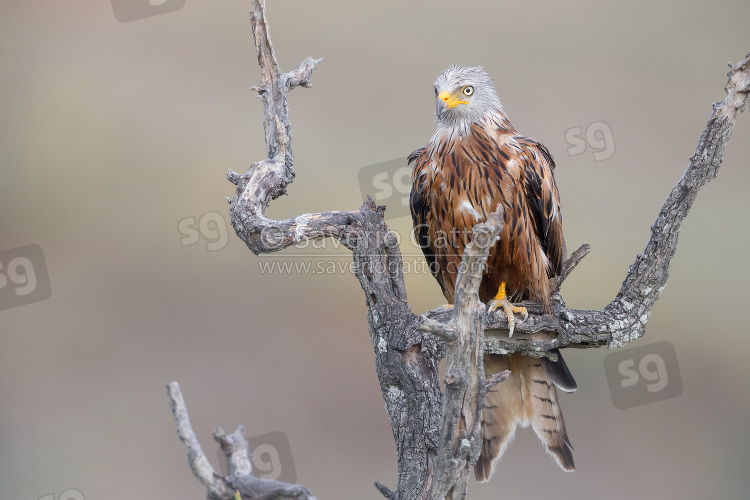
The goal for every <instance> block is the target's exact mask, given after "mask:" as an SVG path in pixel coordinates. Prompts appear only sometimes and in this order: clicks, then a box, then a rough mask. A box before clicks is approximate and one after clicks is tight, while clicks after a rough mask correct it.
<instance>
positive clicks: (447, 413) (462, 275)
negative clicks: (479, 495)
mask: <svg viewBox="0 0 750 500" xmlns="http://www.w3.org/2000/svg"><path fill="white" fill-rule="evenodd" d="M502 214H503V208H502V205H501V206H500V207H499V208H498V211H497V212H496V213H494V214H492V216H491V217H490V219H489V220H488V221H487V222H486V223H484V224H477V225H476V226H474V229H473V237H472V241H471V243H469V244H468V245H467V246H466V249H465V250H464V255H463V260H462V262H461V264H462V265H461V269H459V272H458V279H457V280H456V293H455V300H454V303H453V307H452V308H451V318H450V320H448V322H447V323H441V322H438V321H435V320H432V319H428V318H424V319H423V320H422V322H421V324H420V325H419V330H420V331H424V332H430V333H432V334H434V335H437V336H438V337H441V338H442V339H443V340H444V341H445V343H446V347H447V351H448V352H447V355H446V373H445V401H444V403H443V425H442V430H441V432H440V440H441V442H440V446H439V448H438V451H437V457H436V458H437V460H435V481H434V483H433V484H432V491H431V493H430V495H431V496H430V498H465V497H466V491H467V487H468V482H469V472H470V470H471V467H472V466H473V465H474V464H475V463H476V462H477V459H479V454H480V452H481V451H482V433H481V423H482V413H481V411H482V405H483V403H484V397H485V395H487V389H488V388H489V387H490V386H491V385H494V384H496V383H498V382H501V381H502V380H504V379H505V378H506V377H507V376H508V375H510V372H508V371H505V372H502V373H501V374H497V375H498V376H493V379H492V381H487V380H485V375H484V349H483V342H482V334H483V332H484V319H485V316H486V307H485V305H484V304H483V303H482V302H480V300H479V285H480V283H481V282H482V275H483V271H484V266H485V262H486V261H487V257H488V255H489V253H490V249H491V248H492V247H493V246H494V245H495V243H496V242H497V240H498V235H499V234H500V231H502V229H503V218H502Z"/></svg>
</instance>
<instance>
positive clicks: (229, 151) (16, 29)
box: [0, 0, 750, 500]
mask: <svg viewBox="0 0 750 500" xmlns="http://www.w3.org/2000/svg"><path fill="white" fill-rule="evenodd" d="M131 1H132V0H131ZM250 5H251V2H250V1H249V0H246V1H237V0H233V1H229V2H207V1H197V0H187V1H186V4H185V7H184V8H183V9H181V10H179V11H177V12H173V13H168V14H163V15H160V16H156V17H151V18H147V19H142V20H138V21H133V22H129V23H120V22H118V21H117V20H116V19H115V18H114V15H113V11H112V6H111V4H110V2H106V1H98V2H95V1H92V0H83V1H78V2H72V1H65V0H63V1H57V2H42V1H39V0H24V1H20V0H11V1H7V0H6V1H4V2H2V4H0V67H1V68H2V70H1V73H0V75H1V76H0V116H2V120H1V121H0V169H2V170H1V173H2V177H0V179H2V180H1V181H0V251H4V250H8V249H13V248H16V247H21V246H23V245H28V244H38V245H39V246H40V247H41V248H42V249H43V251H44V255H45V258H46V263H47V267H48V269H49V275H50V280H51V285H52V296H51V297H50V298H49V299H48V300H46V301H42V302H38V303H34V304H29V305H25V306H22V307H16V308H12V309H7V310H4V311H0V498H3V499H6V498H7V499H14V500H20V499H32V500H36V499H38V498H39V497H41V496H43V495H47V494H52V493H54V494H55V495H59V494H60V493H61V492H63V491H65V490H68V489H71V488H75V489H78V490H80V491H81V492H82V493H83V494H84V495H85V498H86V500H94V499H97V498H106V499H108V500H125V499H133V498H186V499H187V498H195V499H199V498H205V491H204V490H203V488H202V486H200V484H199V483H198V482H197V481H196V480H195V479H194V478H193V476H192V475H191V474H190V471H189V469H188V467H187V462H186V457H185V452H184V449H183V447H182V444H181V443H180V442H179V440H178V438H177V435H176V432H175V427H174V422H173V420H172V415H171V412H170V409H169V404H168V402H167V398H166V395H165V388H164V383H165V382H168V381H171V380H177V381H179V382H180V384H181V386H182V389H183V393H184V395H185V398H186V402H187V405H188V409H189V411H190V416H191V420H192V423H193V427H194V429H195V431H196V433H197V435H198V437H199V439H200V441H201V443H202V444H203V447H204V449H205V450H206V453H207V455H208V456H209V458H210V459H211V460H212V461H214V462H216V445H215V443H214V442H213V439H212V437H211V431H212V430H213V428H214V427H215V426H217V425H221V426H223V427H225V428H226V429H234V427H235V426H236V425H237V424H243V425H244V426H245V427H246V429H247V432H248V435H258V434H265V433H268V432H273V431H283V432H284V433H286V435H287V436H288V438H289V442H290V443H291V448H292V453H293V459H294V464H295V467H296V471H297V477H298V480H299V481H300V482H302V483H304V484H305V485H307V486H308V487H309V488H310V489H311V490H312V491H313V492H314V493H315V494H316V495H317V496H318V498H320V499H321V500H323V499H351V498H368V499H377V498H381V497H380V495H379V494H378V493H377V492H376V490H375V488H374V487H373V486H372V483H373V481H375V480H380V481H382V482H384V483H385V484H387V485H389V486H391V487H394V486H395V484H396V477H395V471H396V465H395V445H394V443H393V438H392V434H391V431H390V426H389V423H388V418H387V416H386V413H385V411H384V409H383V406H384V403H383V399H382V396H381V393H380V389H379V386H378V382H377V378H376V375H375V370H374V363H373V352H372V346H371V344H370V340H369V335H368V333H367V324H366V318H365V306H364V297H363V296H362V293H361V290H360V288H359V285H358V283H357V281H356V279H355V278H354V276H353V275H351V274H349V273H340V272H337V273H335V274H326V275H319V274H318V275H315V274H310V275H299V274H297V273H291V274H279V273H276V274H261V272H260V269H259V262H268V261H269V260H270V258H269V257H260V258H259V257H255V256H253V255H252V254H251V253H250V252H249V251H248V250H247V249H246V248H245V247H244V245H243V244H242V242H241V241H239V240H238V239H237V238H236V236H234V234H233V233H230V234H229V235H228V237H229V239H228V244H227V245H226V247H225V248H222V249H220V250H216V251H209V250H208V249H207V242H206V240H205V239H203V238H201V240H200V241H199V242H198V243H196V244H194V245H189V246H183V245H182V243H184V241H185V240H183V239H182V238H183V235H181V233H180V231H179V230H178V223H179V221H180V220H183V219H185V218H189V217H195V218H196V220H198V219H199V218H200V216H201V215H202V214H204V213H209V212H219V213H220V214H223V215H224V217H225V218H227V223H228V217H227V208H228V206H227V204H226V201H225V200H224V197H225V196H231V195H232V194H233V186H232V185H231V184H230V183H229V182H227V181H226V179H225V172H226V170H227V169H229V168H231V169H234V170H236V171H240V172H244V171H245V170H246V169H247V167H248V166H249V165H250V163H251V162H252V161H256V160H259V159H261V158H262V157H263V156H264V151H265V150H264V145H263V142H262V140H263V134H262V123H261V119H262V111H261V103H260V101H259V100H257V99H256V98H255V97H254V95H253V93H252V92H251V91H250V87H251V86H252V85H254V84H256V83H257V82H258V81H259V69H258V66H257V62H256V59H255V53H254V49H253V47H252V40H251V33H250V26H249V23H248V12H249V10H250V8H251V7H250ZM268 7H269V18H270V22H271V33H272V36H273V40H274V42H275V48H276V52H277V55H278V57H279V61H280V64H281V65H282V67H283V68H284V69H285V70H288V69H291V68H292V67H293V66H294V65H296V64H297V63H298V62H299V61H301V60H302V59H303V58H304V57H306V56H308V55H312V56H316V57H320V56H325V57H326V59H325V61H324V62H323V63H321V65H320V66H319V67H318V69H317V70H316V73H315V76H314V78H313V88H312V89H298V90H295V91H294V92H293V93H292V97H291V98H290V105H291V117H292V124H293V126H294V147H295V153H296V170H297V177H296V180H295V183H294V184H293V185H291V186H290V190H289V193H290V196H288V197H284V198H282V199H279V200H277V201H276V202H275V203H274V204H273V205H272V207H271V209H270V211H269V215H270V216H274V217H287V216H292V215H295V214H298V213H301V212H308V211H319V210H327V209H342V210H350V209H356V208H357V207H359V206H360V204H361V201H362V196H361V192H360V186H359V184H358V180H357V172H358V170H359V169H360V168H362V167H364V166H366V165H370V164H373V163H377V162H381V161H385V160H390V159H393V158H398V157H403V156H406V155H407V154H408V153H409V152H411V151H412V150H414V149H416V148H417V147H419V146H421V145H423V144H424V143H426V141H427V140H428V139H429V137H430V136H431V134H432V132H433V129H434V124H433V116H432V113H433V90H432V82H433V81H434V79H435V77H436V76H437V74H438V73H439V72H440V70H442V69H443V68H444V67H446V66H447V65H449V64H451V63H460V64H465V65H475V64H482V65H484V66H485V67H486V69H487V70H488V71H489V73H490V74H491V75H492V77H493V78H494V80H495V83H496V84H497V87H498V91H499V93H500V97H501V99H502V100H503V103H504V105H505V108H506V111H507V112H508V114H509V116H510V118H511V120H512V121H513V123H514V124H515V125H516V127H517V128H518V129H519V130H521V131H522V132H523V133H525V134H527V135H531V136H534V137H536V138H538V139H539V140H541V141H542V142H543V143H544V144H546V145H547V146H548V147H549V149H550V150H551V151H552V153H553V154H554V155H555V158H556V160H557V165H558V167H557V179H558V184H559V186H560V191H561V195H562V201H563V212H564V217H565V231H566V237H567V241H568V248H569V249H570V250H572V249H575V248H576V247H577V246H578V245H579V244H580V243H582V242H584V241H588V242H590V243H591V245H592V249H593V250H592V252H591V255H590V256H589V257H588V258H587V259H586V260H585V261H584V263H583V264H582V265H581V266H580V268H579V269H578V270H577V271H576V273H575V274H574V276H573V277H572V278H571V279H570V280H569V282H568V283H567V284H566V287H565V288H564V296H565V297H566V300H567V302H568V304H569V305H570V306H572V307H578V308H600V307H602V306H604V305H605V304H606V303H607V302H608V301H609V300H611V298H612V297H613V296H614V294H615V293H616V291H617V290H618V289H619V286H620V283H621V281H622V279H623V278H624V276H625V273H626V271H627V268H628V266H629V265H630V264H631V263H632V261H633V260H634V258H635V256H636V254H637V253H638V252H640V251H641V250H642V249H643V246H644V245H645V242H646V240H647V238H648V236H649V226H650V224H651V223H652V222H653V220H654V219H655V216H656V214H657V212H658V210H659V208H660V207H661V205H662V203H663V201H664V199H665V197H666V195H667V194H668V193H669V191H670V189H671V187H672V186H673V185H674V183H675V182H676V181H677V180H678V179H679V177H680V176H681V175H682V172H683V171H684V169H685V167H686V166H687V160H688V157H689V156H690V155H691V154H692V153H693V151H694V148H695V146H696V144H697V140H698V137H699V135H700V133H701V131H702V130H703V127H704V125H705V122H706V120H707V118H708V117H709V115H710V112H711V103H712V102H715V101H719V100H720V99H722V98H723V96H724V91H723V86H724V85H725V83H726V77H725V73H726V71H727V65H726V63H727V61H735V62H736V61H738V60H740V59H741V58H742V57H744V56H745V54H746V53H747V52H748V51H750V31H748V29H747V19H748V16H750V3H748V2H747V0H717V1H716V2H712V4H711V6H710V7H709V6H708V5H707V4H706V3H705V2H698V1H689V2H685V1H676V0H674V1H670V2H650V1H645V0H635V1H632V2H624V3H621V2H619V3H618V2H606V3H605V2H598V1H585V0H576V1H572V2H541V3H539V2H476V1H466V2H444V1H440V2H427V1H411V2H396V1H392V0H387V1H379V2H346V3H344V2H333V1H328V0H326V1H319V2H309V1H302V0H285V1H284V2H280V1H274V0H269V6H268ZM597 121H605V122H606V123H607V124H608V125H609V126H610V127H611V130H612V132H613V138H614V141H615V144H616V151H615V153H614V154H613V155H612V156H611V158H609V159H607V160H603V161H595V160H594V158H593V154H592V151H591V150H587V151H586V152H585V153H584V154H580V155H577V156H568V154H567V151H568V144H567V143H566V141H565V131H566V130H568V129H570V128H571V127H577V126H581V127H583V128H585V127H586V126H587V125H588V124H590V123H593V122H597ZM725 153H726V154H725V157H724V163H723V166H722V169H721V170H720V172H719V176H718V178H717V179H716V180H715V181H714V182H712V183H711V184H709V185H708V186H706V188H705V189H704V190H703V191H702V192H701V193H700V196H699V198H698V200H697V202H696V204H695V207H694V209H693V212H692V213H691V214H690V216H689V217H688V219H687V221H686V223H685V224H684V226H683V230H682V232H681V234H680V245H679V249H678V252H677V255H676V257H675V258H674V261H673V264H672V268H671V277H670V281H669V285H668V286H667V288H666V290H665V291H664V293H663V295H662V298H661V300H660V301H659V302H658V303H657V305H656V307H655V309H654V311H653V314H652V316H651V319H650V322H649V324H648V333H647V336H646V337H645V338H644V339H641V340H639V341H638V342H636V343H634V344H632V346H640V345H647V344H649V343H651V342H655V341H662V340H668V341H670V342H672V343H673V344H674V346H675V349H676V352H677V355H678V359H679V368H680V371H681V374H682V379H683V384H684V391H683V393H682V395H681V396H679V397H677V398H674V399H669V400H665V401H661V402H657V403H652V404H648V405H644V406H640V407H637V408H631V409H628V410H618V409H616V408H615V407H614V406H613V404H612V400H611V397H610V393H609V389H608V386H607V381H606V377H605V372H604V368H603V360H604V358H605V356H606V355H607V354H608V351H606V350H604V349H600V350H587V351H572V352H571V351H568V352H567V353H566V358H567V360H568V364H569V365H570V367H571V369H572V370H573V372H574V374H575V376H576V378H577V380H578V383H579V390H578V392H577V393H576V394H574V395H564V396H561V404H562V407H563V410H564V414H565V418H566V422H567V425H568V431H569V434H570V436H571V439H572V442H573V445H574V446H575V459H576V465H577V467H578V471H577V472H575V473H574V474H565V473H563V472H561V471H560V470H558V468H557V466H556V465H555V463H554V462H553V460H552V459H551V458H549V457H547V456H546V455H545V453H544V450H543V448H542V446H541V445H540V444H539V443H538V441H537V439H536V437H535V436H534V435H533V433H532V432H531V431H530V430H526V431H524V432H519V433H518V435H517V438H516V441H515V443H514V444H513V445H512V446H511V447H510V449H509V452H508V454H507V455H506V457H505V459H504V460H503V462H502V464H501V467H500V469H499V471H498V473H497V475H496V477H495V478H494V479H493V481H492V482H490V483H489V484H487V485H476V484H473V485H472V486H471V498H474V499H490V498H493V499H494V498H511V497H515V498H544V497H550V498H551V497H554V498H558V499H580V498H587V499H588V498H592V499H596V498H611V499H623V500H625V499H632V498H644V499H647V498H662V499H673V498H674V499H677V498H679V499H705V498H721V499H746V498H748V489H750V477H749V476H748V474H747V470H748V468H750V437H748V433H747V426H748V423H750V395H748V394H749V393H748V384H750V371H748V369H747V366H746V365H747V352H748V349H750V338H749V336H748V332H747V331H746V329H745V328H744V327H743V324H742V322H741V317H742V311H744V310H745V309H746V308H747V296H746V295H747V286H746V283H747V280H748V279H750V269H749V266H748V259H747V255H748V252H749V251H750V238H749V237H748V215H747V191H748V187H750V172H749V171H748V170H749V169H748V167H750V165H749V162H748V158H750V116H748V115H747V113H746V114H745V115H742V116H740V117H739V122H738V125H737V127H736V129H735V132H734V137H733V138H732V140H731V142H730V144H729V146H728V148H727V149H726V152H725ZM409 224H410V222H409V220H408V219H407V218H400V219H394V220H393V226H394V228H395V229H397V230H399V231H403V232H407V231H408V228H409ZM212 227H213V226H212ZM406 234H408V233H406ZM404 251H405V252H406V251H413V249H411V250H409V249H407V248H404ZM292 253H293V252H290V255H287V256H282V257H274V258H275V259H276V260H280V259H281V260H283V259H286V260H287V261H294V260H295V259H297V260H301V259H305V258H306V257H302V256H296V257H295V256H292V255H291V254H292ZM319 260H321V259H320V258H319V259H318V260H315V261H316V262H317V261H319ZM337 262H344V263H347V262H348V259H347V257H346V254H343V257H341V258H339V259H338V260H337ZM407 287H408V292H409V299H410V302H411V305H412V307H413V308H414V310H415V312H417V313H419V312H422V311H424V310H427V309H430V308H433V307H435V306H437V305H438V304H440V303H442V296H441V294H440V292H439V287H438V286H437V284H436V283H435V282H434V280H433V279H432V277H430V276H428V275H424V274H419V275H416V274H413V275H409V276H407ZM712 306H713V308H712ZM521 495H524V496H521Z"/></svg>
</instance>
